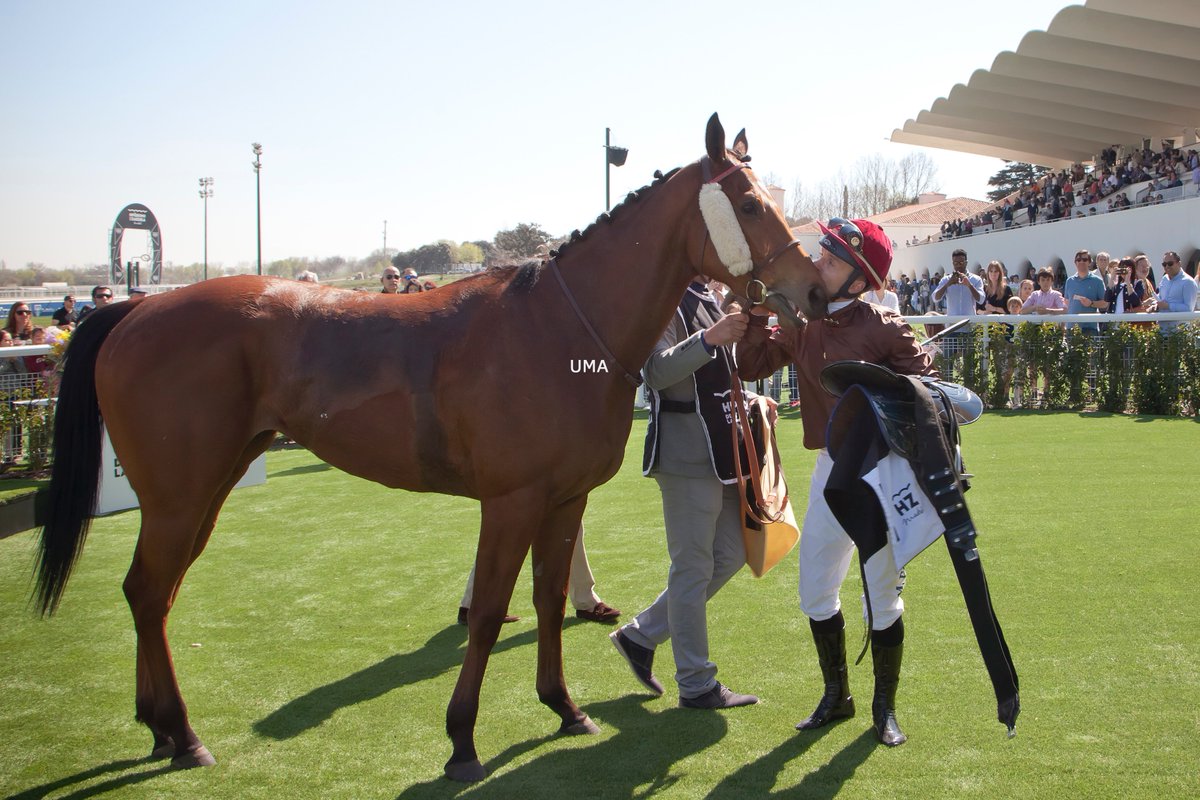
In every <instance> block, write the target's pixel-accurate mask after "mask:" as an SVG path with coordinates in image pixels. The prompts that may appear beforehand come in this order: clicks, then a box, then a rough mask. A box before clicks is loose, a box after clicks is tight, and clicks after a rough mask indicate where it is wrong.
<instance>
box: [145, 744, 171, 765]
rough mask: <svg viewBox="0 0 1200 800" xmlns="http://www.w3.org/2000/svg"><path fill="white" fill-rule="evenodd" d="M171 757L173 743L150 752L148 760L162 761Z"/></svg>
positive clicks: (161, 745) (162, 745)
mask: <svg viewBox="0 0 1200 800" xmlns="http://www.w3.org/2000/svg"><path fill="white" fill-rule="evenodd" d="M173 755H175V743H174V742H167V743H166V744H160V745H159V746H158V747H156V748H154V749H153V750H151V751H150V760H151V761H162V760H163V759H164V758H170V757H171V756H173Z"/></svg>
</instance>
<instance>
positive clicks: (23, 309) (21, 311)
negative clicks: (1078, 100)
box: [13, 265, 1165, 317]
mask: <svg viewBox="0 0 1200 800" xmlns="http://www.w3.org/2000/svg"><path fill="white" fill-rule="evenodd" d="M1164 266H1165V265H1164ZM13 313H14V314H23V315H24V316H26V317H28V316H29V315H30V314H32V313H33V312H32V311H30V310H29V309H28V308H21V309H18V310H16V311H14V312H13Z"/></svg>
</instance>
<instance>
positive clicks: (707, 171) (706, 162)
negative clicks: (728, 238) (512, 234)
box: [548, 156, 800, 389]
mask: <svg viewBox="0 0 1200 800" xmlns="http://www.w3.org/2000/svg"><path fill="white" fill-rule="evenodd" d="M746 166H747V164H746V162H744V161H735V162H734V163H733V164H732V165H731V166H730V167H728V168H727V169H726V170H724V171H723V172H721V173H720V174H719V175H717V176H716V177H715V178H714V177H713V176H712V161H711V160H710V159H709V157H708V156H705V157H704V158H702V159H701V160H700V168H701V170H702V172H703V175H704V183H705V184H706V185H707V184H713V185H720V183H721V181H722V180H724V179H725V178H728V177H729V176H730V175H733V174H734V173H736V172H739V171H741V170H743V169H746ZM720 196H721V197H722V198H724V202H725V204H726V205H727V206H728V212H727V213H728V214H731V215H734V216H735V217H736V214H735V212H734V211H733V206H732V204H731V203H729V198H728V197H727V196H726V195H725V194H724V192H721V193H720ZM723 213H725V212H723ZM738 231H739V233H741V236H742V243H743V244H744V245H745V246H746V248H747V249H749V244H748V243H746V242H745V233H744V232H742V231H741V225H740V224H739V225H738ZM709 236H710V232H709V229H708V222H707V221H706V222H705V225H704V242H703V243H702V244H701V245H700V264H701V265H703V264H704V254H705V251H706V249H707V248H708V240H709ZM715 246H716V245H715V243H714V248H715ZM799 246H800V240H799V239H792V240H791V241H790V242H788V243H787V244H785V245H783V246H782V247H780V248H778V249H777V250H775V251H774V252H773V253H771V254H770V255H769V256H767V258H766V260H765V261H762V262H759V263H754V261H753V257H752V258H751V261H750V269H749V272H750V274H751V275H753V274H755V273H756V272H758V271H760V270H763V269H766V268H767V267H769V266H771V264H773V263H775V261H776V259H778V258H779V257H780V256H782V255H783V254H784V253H786V252H787V251H788V250H791V249H792V248H793V247H799ZM717 257H718V258H720V252H718V253H717ZM548 263H549V267H550V272H551V273H553V275H554V278H555V280H557V281H558V285H559V287H560V288H562V291H563V294H564V295H566V297H567V302H568V303H569V304H570V306H571V310H572V311H574V312H575V316H576V317H578V318H579V321H580V322H581V323H583V327H584V329H585V330H586V331H587V332H588V335H589V336H591V337H592V341H593V342H595V343H596V346H597V347H599V348H600V352H601V353H603V354H604V358H605V359H607V360H608V361H610V362H612V364H613V366H614V367H615V368H616V369H618V370H620V371H621V373H622V374H623V375H624V377H625V381H626V382H627V383H628V384H629V385H631V386H633V387H634V388H635V389H636V388H637V387H639V386H641V385H642V383H643V381H642V378H641V374H640V373H634V372H631V371H630V370H628V369H626V368H625V366H624V365H623V364H622V363H621V362H620V361H618V360H617V357H616V356H614V355H613V354H612V351H611V350H609V349H608V347H607V346H606V345H605V344H604V341H603V340H602V339H601V338H600V334H598V333H597V332H596V329H595V328H594V327H592V323H591V322H589V321H588V318H587V316H586V315H585V314H584V313H583V309H581V308H580V307H579V303H578V302H576V300H575V295H573V294H571V290H570V289H569V288H568V287H567V282H566V281H565V280H563V276H562V271H561V270H560V269H559V268H558V259H557V258H553V257H551V258H550V259H548ZM722 263H724V261H722ZM726 268H727V269H728V268H729V265H726ZM755 287H757V292H755ZM746 292H747V299H748V300H749V301H750V304H751V305H762V304H765V303H766V302H767V300H769V299H771V298H773V297H778V298H780V301H781V302H782V303H783V304H784V308H787V309H790V308H791V303H790V301H788V299H787V298H786V297H785V296H784V295H783V294H782V293H781V292H775V291H772V290H770V289H768V288H767V285H766V284H765V283H763V282H762V281H761V280H759V279H758V278H754V279H752V280H751V281H750V282H749V283H748V284H747V285H746ZM754 294H757V295H758V297H757V298H755V297H754Z"/></svg>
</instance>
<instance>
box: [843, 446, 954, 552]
mask: <svg viewBox="0 0 1200 800" xmlns="http://www.w3.org/2000/svg"><path fill="white" fill-rule="evenodd" d="M862 479H863V481H865V482H866V484H867V485H868V486H870V487H871V489H872V490H873V491H874V492H875V495H876V497H878V498H879V506H880V508H882V509H883V513H884V516H885V517H887V524H888V538H889V539H890V540H891V542H892V556H893V558H894V560H895V562H896V569H904V565H905V564H907V563H908V562H909V561H912V560H913V559H914V558H916V556H917V554H918V553H920V552H921V551H922V550H924V549H925V548H926V547H928V546H929V545H931V544H932V543H934V542H936V541H937V539H938V537H939V536H941V535H942V534H943V533H945V532H946V526H945V525H944V524H942V520H941V519H940V518H939V517H938V515H937V514H936V513H935V512H934V510H933V505H932V504H931V503H930V502H929V498H928V497H926V496H925V492H923V491H922V490H921V487H920V485H918V483H917V480H916V475H915V474H914V473H913V470H912V465H911V464H909V462H908V460H907V459H904V458H901V457H900V456H898V455H896V454H895V453H888V454H887V455H885V456H884V457H883V458H881V459H879V461H878V463H877V464H876V465H875V468H874V469H872V470H871V471H870V472H868V473H867V474H865V475H863V476H862ZM897 487H898V488H897Z"/></svg>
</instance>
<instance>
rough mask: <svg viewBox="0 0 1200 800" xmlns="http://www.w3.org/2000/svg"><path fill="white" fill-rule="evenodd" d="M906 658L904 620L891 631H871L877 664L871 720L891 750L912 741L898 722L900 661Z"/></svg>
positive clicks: (879, 735)
mask: <svg viewBox="0 0 1200 800" xmlns="http://www.w3.org/2000/svg"><path fill="white" fill-rule="evenodd" d="M903 655H904V625H903V623H902V622H901V621H900V620H896V623H895V624H894V625H892V626H891V627H890V628H888V629H887V630H883V631H871V659H872V661H873V662H874V665H875V697H874V699H873V700H872V701H871V717H872V719H873V720H874V723H875V735H876V736H877V737H878V738H879V741H880V742H882V743H883V744H886V745H887V746H888V747H895V746H897V745H901V744H904V743H905V742H906V741H908V737H907V736H905V735H904V731H902V730H900V723H898V722H897V721H896V687H897V686H898V685H899V684H900V662H901V658H902V656H903Z"/></svg>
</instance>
